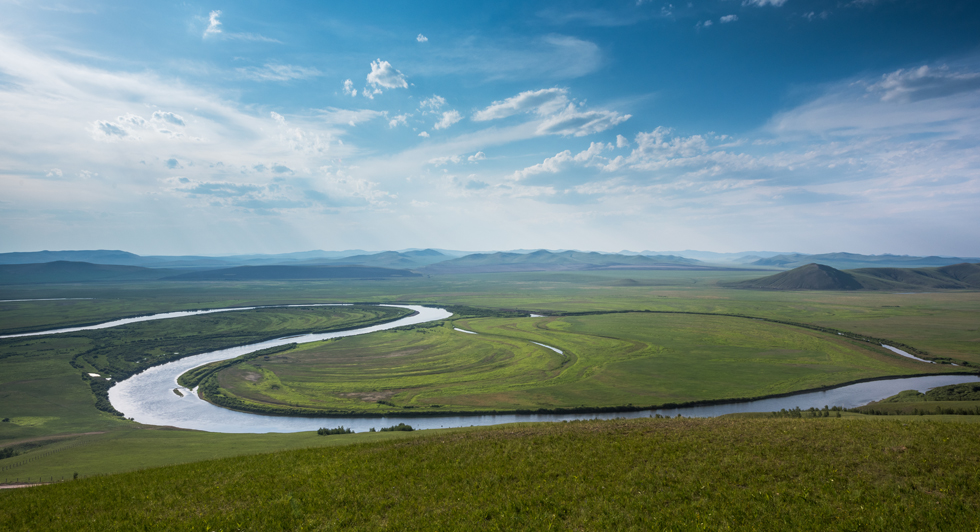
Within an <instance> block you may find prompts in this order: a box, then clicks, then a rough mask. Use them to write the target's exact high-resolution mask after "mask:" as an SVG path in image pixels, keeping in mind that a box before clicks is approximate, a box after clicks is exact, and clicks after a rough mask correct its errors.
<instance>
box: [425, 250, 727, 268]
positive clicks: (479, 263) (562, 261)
mask: <svg viewBox="0 0 980 532" xmlns="http://www.w3.org/2000/svg"><path fill="white" fill-rule="evenodd" d="M709 268H710V267H708V266H705V265H704V264H703V263H702V262H701V261H698V260H694V259H685V258H683V257H676V256H673V255H659V256H654V257H648V256H643V255H618V254H603V253H596V252H588V253H586V252H581V251H562V252H560V253H552V252H550V251H547V250H543V249H541V250H538V251H534V252H532V253H507V252H500V253H474V254H472V255H466V256H465V257H460V258H458V259H452V260H447V261H443V262H439V263H436V264H432V265H431V266H426V267H425V268H423V269H422V271H424V272H425V273H491V272H534V271H576V270H616V269H619V270H643V269H709Z"/></svg>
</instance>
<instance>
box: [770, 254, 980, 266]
mask: <svg viewBox="0 0 980 532" xmlns="http://www.w3.org/2000/svg"><path fill="white" fill-rule="evenodd" d="M978 261H980V259H978V258H963V257H935V256H932V257H912V256H908V255H859V254H856V253H824V254H821V255H804V254H802V253H788V254H784V255H776V256H774V257H767V258H763V259H759V260H757V261H754V262H752V263H751V264H752V265H753V266H769V267H777V268H796V267H799V266H803V265H805V264H810V263H820V264H826V265H828V266H833V267H834V268H838V269H853V268H874V267H885V268H922V267H938V266H949V265H952V264H960V263H963V262H978Z"/></svg>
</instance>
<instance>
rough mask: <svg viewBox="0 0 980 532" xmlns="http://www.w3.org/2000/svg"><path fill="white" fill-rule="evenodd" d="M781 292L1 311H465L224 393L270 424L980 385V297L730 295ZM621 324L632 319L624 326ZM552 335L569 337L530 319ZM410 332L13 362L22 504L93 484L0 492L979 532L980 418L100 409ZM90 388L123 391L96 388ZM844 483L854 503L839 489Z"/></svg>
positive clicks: (127, 517)
mask: <svg viewBox="0 0 980 532" xmlns="http://www.w3.org/2000/svg"><path fill="white" fill-rule="evenodd" d="M759 275H761V274H760V273H758V272H712V271H704V272H690V271H603V272H564V273H521V274H517V273H508V274H478V275H443V276H433V277H421V278H414V279H389V280H379V281H317V282H230V283H219V282H214V283H212V282H202V283H194V284H189V283H176V282H166V283H165V282H148V283H115V284H114V283H90V284H61V285H32V286H22V287H18V286H5V287H2V288H0V299H5V300H9V299H30V298H65V297H67V298H91V299H76V300H59V301H21V302H0V334H12V333H16V332H23V331H31V330H43V329H50V328H57V327H66V326H73V325H80V324H90V323H96V322H102V321H107V320H110V319H116V318H120V317H128V316H134V315H141V314H147V313H155V312H168V311H175V310H188V309H204V308H223V307H240V306H253V305H276V304H302V303H357V302H363V303H420V304H431V305H446V306H453V307H452V308H454V309H456V310H457V312H458V313H457V315H456V316H454V317H453V318H452V319H451V320H449V321H447V322H445V323H441V324H439V323H437V324H433V325H432V326H420V327H413V328H406V329H402V330H393V331H388V332H384V333H379V334H372V335H367V336H360V337H351V338H345V339H340V340H336V341H330V342H325V343H318V344H306V345H303V346H299V347H298V348H296V349H294V350H292V351H287V352H280V353H273V354H270V355H269V356H268V357H267V358H266V357H264V356H259V357H256V358H254V359H252V360H248V361H244V362H242V363H241V364H236V365H232V366H231V367H229V368H227V369H225V370H223V371H221V372H219V373H218V374H217V375H216V376H215V379H216V384H217V385H218V388H219V389H220V390H222V394H224V393H225V392H227V394H228V397H230V398H233V399H234V400H237V401H242V402H246V403H249V404H251V405H252V406H253V407H254V408H256V409H259V408H272V409H275V408H277V407H284V408H285V407H288V408H304V409H310V410H317V411H340V410H344V411H351V412H373V413H384V412H386V411H388V412H399V413H408V412H413V411H414V412H418V413H430V412H448V411H469V412H478V411H483V412H486V411H491V410H507V411H514V410H523V409H539V408H544V409H555V408H572V409H575V408H584V409H588V408H607V407H624V406H627V407H628V406H630V405H632V406H634V407H638V406H652V405H659V404H667V403H683V402H689V401H700V400H724V399H731V398H746V397H758V396H763V395H771V394H780V393H787V392H792V391H798V390H804V389H811V388H816V387H821V386H827V385H833V384H838V383H842V382H848V381H853V380H859V379H864V378H874V377H883V376H889V375H912V374H917V373H921V372H924V371H928V372H944V371H956V372H963V371H975V366H974V365H980V349H978V346H980V332H978V327H980V322H978V321H977V319H976V316H978V315H980V293H977V292H970V291H955V292H954V291H948V292H934V293H908V294H904V293H903V294H899V293H881V292H869V293H840V292H775V291H766V292H762V291H753V290H736V289H730V288H725V287H723V286H721V283H727V282H731V281H738V280H743V279H747V278H751V277H755V276H759ZM610 311H616V312H618V313H614V314H608V313H607V314H603V313H602V312H610ZM529 312H534V313H537V314H545V315H546V317H543V318H523V317H516V316H518V315H526V313H529ZM691 313H697V314H691ZM402 314H403V312H402V311H401V310H398V309H384V308H379V307H364V306H355V307H340V308H336V307H333V308H331V307H328V308H318V309H304V308H267V309H256V310H252V311H242V312H230V313H217V314H211V315H204V316H194V317H187V318H179V319H173V320H160V321H153V322H143V323H137V324H131V325H127V326H124V327H120V328H115V329H105V330H100V331H81V332H76V333H68V334H61V335H53V336H40V337H29V338H19V339H0V418H2V419H7V421H4V422H0V453H2V452H4V450H10V453H12V454H13V456H10V457H8V458H0V481H7V480H9V481H10V482H13V481H14V480H17V479H19V480H21V481H23V480H24V479H27V478H31V479H32V482H36V481H37V479H38V478H43V480H44V481H45V482H48V481H51V480H52V479H53V480H54V481H58V480H59V479H60V478H66V479H68V478H71V477H73V476H74V474H75V473H78V474H79V480H74V481H70V482H69V481H68V480H66V481H65V482H63V483H58V482H56V485H52V486H41V487H37V488H30V489H28V490H0V506H2V507H3V508H4V509H5V512H2V515H0V529H59V528H72V529H110V530H111V529H131V528H181V529H191V530H193V529H201V530H206V529H208V527H210V529H212V530H214V529H225V530H232V529H238V528H241V529H245V528H249V529H268V528H276V529H332V528H353V529H374V528H382V527H385V526H387V527H388V528H398V529H413V528H476V529H480V528H485V529H510V528H522V527H523V528H542V529H546V528H549V527H551V528H552V529H604V528H616V529H631V528H632V529H650V528H654V529H658V528H662V529H696V528H700V529H704V528H709V529H725V528H729V529H744V528H752V527H755V528H761V529H773V528H809V529H818V528H819V529H826V528H831V529H881V530H885V529H889V530H890V529H932V528H934V529H945V530H951V529H972V528H969V527H967V526H966V525H965V524H963V523H967V522H972V523H975V522H978V520H977V519H976V518H975V516H976V513H977V508H978V506H977V505H978V502H977V499H976V495H975V494H976V492H977V491H976V487H977V486H980V479H978V477H977V476H976V471H977V470H978V469H977V467H976V464H975V463H974V462H972V461H971V460H975V457H976V456H977V455H978V454H977V453H976V449H975V446H976V442H977V441H980V438H978V437H977V436H978V435H977V434H974V432H975V430H978V429H975V428H973V427H977V426H978V425H976V423H969V422H976V421H978V420H980V416H975V415H969V416H956V415H948V414H945V415H928V416H926V415H913V414H915V413H916V412H915V411H914V408H916V407H912V408H913V410H911V411H908V412H906V411H905V410H902V409H899V408H897V407H894V408H895V411H894V412H891V414H893V415H888V416H882V415H860V414H857V413H851V412H845V413H844V417H843V418H840V419H835V418H830V419H803V420H798V419H766V418H765V417H762V418H753V417H751V416H738V417H726V418H723V419H718V420H637V421H630V422H607V423H598V422H595V423H593V422H588V423H586V422H583V423H567V424H555V425H534V426H532V425H526V426H516V427H515V426H510V427H502V428H488V429H452V430H445V431H416V432H383V433H381V432H378V433H361V434H349V435H348V434H345V435H330V436H317V435H316V434H315V433H313V432H309V433H302V434H212V433H205V432H197V431H188V430H174V429H172V428H166V427H151V426H142V425H139V424H137V423H134V422H132V421H128V420H126V419H124V418H122V417H120V416H119V415H115V414H114V413H113V412H112V411H111V408H108V409H107V408H105V406H106V403H104V402H100V399H104V392H105V389H106V385H107V384H108V383H109V382H111V381H104V380H101V381H100V380H98V379H104V378H105V377H106V376H108V377H110V378H112V379H113V380H115V379H122V378H125V377H126V376H128V375H131V374H133V373H135V372H138V371H140V370H142V369H143V368H146V367H149V366H152V365H155V364H158V363H161V362H165V361H167V360H171V359H173V358H178V357H182V356H187V355H190V354H194V353H201V352H206V351H210V350H214V349H220V348H222V347H228V346H232V345H240V344H244V343H252V342H256V341H261V340H264V339H269V338H274V337H283V336H289V335H292V334H300V333H305V332H322V331H326V330H336V329H343V328H350V327H360V326H363V325H365V324H368V323H375V322H378V321H388V320H391V319H396V318H397V317H398V316H400V315H402ZM753 318H762V319H753ZM765 320H770V321H765ZM454 327H458V328H462V329H466V330H470V331H473V332H477V333H479V334H477V335H471V334H465V333H461V332H458V331H455V330H453V328H454ZM820 328H826V329H825V330H819V329H820ZM826 330H840V331H846V332H848V334H849V335H850V336H839V335H836V334H832V333H828V332H826ZM851 333H853V334H851ZM861 335H867V336H871V337H876V338H881V339H886V340H888V341H890V342H894V343H896V344H898V345H905V346H909V347H911V348H914V349H915V350H917V352H919V353H924V354H925V355H926V356H929V357H933V358H938V359H940V360H943V361H949V362H954V363H957V364H960V367H953V366H950V365H948V364H938V365H926V364H921V363H918V362H914V361H910V360H908V359H905V358H903V357H899V356H897V355H894V354H893V353H891V352H889V351H886V350H884V349H881V348H880V347H876V346H874V345H872V344H871V343H867V342H861V341H858V340H856V339H855V338H858V337H860V336H861ZM531 342H540V343H542V344H546V345H549V346H553V347H556V348H558V349H560V350H562V351H563V352H564V353H563V354H562V355H559V354H558V353H555V352H554V351H551V350H549V349H547V348H545V347H542V346H539V345H536V344H533V343H531ZM963 363H968V364H969V365H968V366H964V365H962V364H963ZM87 373H98V374H99V375H100V377H99V378H98V379H96V378H88V379H86V378H83V374H87ZM274 386H278V388H274ZM100 393H101V394H102V395H100ZM947 406H950V405H947ZM100 408H103V409H102V410H100ZM890 408H892V407H890ZM919 408H922V406H921V404H920V406H919ZM964 408H966V406H964ZM903 414H908V415H903ZM941 414H943V413H941ZM379 427H380V425H379ZM327 428H333V427H327ZM789 435H792V436H789ZM841 442H843V443H842V444H841V445H840V446H838V447H834V445H838V444H839V443H841ZM903 448H904V449H903ZM268 453H272V454H268ZM0 456H3V455H2V454H0ZM215 460H216V461H215ZM828 467H829V468H830V469H827V468H828ZM835 469H836V471H837V472H838V473H841V475H840V476H833V475H830V473H831V472H833V471H834V470H835ZM454 471H458V473H456V472H454ZM127 472H128V473H127ZM742 472H745V473H742ZM971 475H972V476H971ZM583 479H586V480H587V481H583ZM572 480H576V482H572ZM829 480H833V483H832V484H830V483H828V482H829ZM702 486H704V487H702ZM840 486H844V487H843V488H842V489H837V488H838V487H840ZM964 486H972V490H967V489H966V488H964ZM136 493H139V494H140V495H138V496H136V495H133V494H136ZM178 496H179V499H180V501H181V502H180V503H179V504H178V503H177V502H176V501H177V499H176V498H175V497H178ZM79 501H84V502H85V503H84V504H82V503H81V502H79ZM903 501H904V502H903ZM909 501H911V502H909ZM903 504H904V505H905V506H903ZM419 508H422V509H424V510H425V513H424V514H419ZM8 509H10V510H9V511H7V510H8ZM413 512H414V513H413ZM423 517H424V520H420V519H422V518H423ZM244 523H249V525H248V526H247V527H246V526H245V525H244ZM240 524H241V526H239V525H240Z"/></svg>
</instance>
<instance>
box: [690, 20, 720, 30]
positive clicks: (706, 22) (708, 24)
mask: <svg viewBox="0 0 980 532" xmlns="http://www.w3.org/2000/svg"><path fill="white" fill-rule="evenodd" d="M714 24H715V23H714V22H711V21H710V20H703V21H701V22H698V23H697V24H695V25H694V27H695V28H698V29H701V28H710V27H711V26H714Z"/></svg>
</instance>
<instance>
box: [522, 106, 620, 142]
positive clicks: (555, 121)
mask: <svg viewBox="0 0 980 532" xmlns="http://www.w3.org/2000/svg"><path fill="white" fill-rule="evenodd" d="M631 116H632V115H621V114H619V113H617V112H615V111H606V110H598V111H581V110H579V109H578V108H576V107H575V105H574V104H568V107H566V108H565V110H563V111H562V112H560V113H557V114H555V115H553V116H550V117H548V118H546V119H545V120H543V121H542V122H541V124H540V125H539V126H538V129H537V132H538V134H540V135H563V136H575V137H584V136H585V135H591V134H592V133H598V132H600V131H605V130H607V129H609V128H611V127H613V126H615V125H617V124H621V123H623V122H625V121H627V120H629V119H630V117H631Z"/></svg>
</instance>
